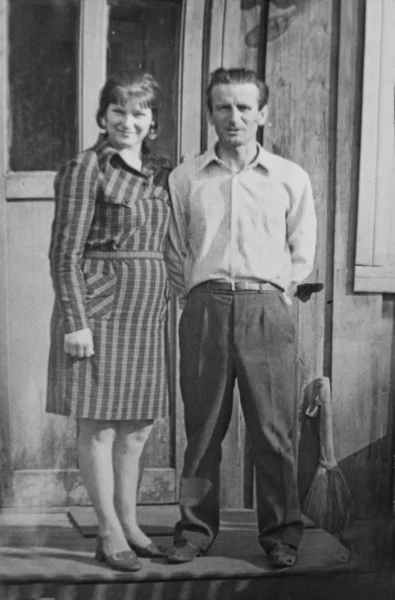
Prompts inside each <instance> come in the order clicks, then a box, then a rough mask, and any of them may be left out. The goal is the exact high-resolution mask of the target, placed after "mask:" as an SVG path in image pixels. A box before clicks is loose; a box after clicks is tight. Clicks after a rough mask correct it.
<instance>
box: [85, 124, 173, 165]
mask: <svg viewBox="0 0 395 600" xmlns="http://www.w3.org/2000/svg"><path fill="white" fill-rule="evenodd" d="M92 149H93V150H94V151H95V152H96V154H97V158H98V161H99V165H100V167H101V169H102V170H103V171H104V170H105V169H106V167H107V165H108V163H109V162H110V161H111V159H112V158H113V156H119V157H120V158H121V155H120V154H119V152H118V150H117V149H116V148H114V146H112V145H111V144H110V142H109V140H108V136H107V134H105V133H101V134H100V135H99V137H98V139H97V141H96V143H95V145H94V146H93V148H92ZM142 152H143V156H142V167H141V174H142V175H144V176H150V175H152V174H153V173H155V171H157V170H158V169H160V168H162V167H164V168H166V169H170V168H171V164H170V161H169V160H168V159H167V158H166V157H164V156H156V155H155V154H153V153H152V152H151V151H150V149H149V148H148V146H146V144H144V143H143V147H142ZM121 159H122V158H121ZM136 172H137V173H138V171H136Z"/></svg>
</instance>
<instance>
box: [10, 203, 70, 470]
mask: <svg viewBox="0 0 395 600" xmlns="http://www.w3.org/2000/svg"><path fill="white" fill-rule="evenodd" d="M53 210H54V208H53V203H52V202H9V203H8V226H9V231H10V232H11V235H10V236H9V239H8V260H9V265H11V266H12V268H10V271H9V278H8V288H7V291H8V300H9V306H10V308H9V314H8V326H9V332H10V340H9V361H10V370H9V372H10V396H9V402H10V405H11V406H12V411H11V416H10V418H11V423H12V431H13V436H12V458H13V467H14V468H15V469H28V468H36V469H37V468H41V469H45V468H57V467H58V468H68V467H70V468H73V467H75V466H76V449H75V445H76V442H75V421H74V420H73V419H66V418H65V417H60V416H54V415H48V414H45V412H44V411H45V394H46V375H47V361H48V351H49V322H50V318H51V312H52V304H53V291H52V283H51V280H50V274H49V260H48V248H49V240H50V233H51V222H52V218H53Z"/></svg>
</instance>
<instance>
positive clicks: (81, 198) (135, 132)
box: [47, 73, 170, 571]
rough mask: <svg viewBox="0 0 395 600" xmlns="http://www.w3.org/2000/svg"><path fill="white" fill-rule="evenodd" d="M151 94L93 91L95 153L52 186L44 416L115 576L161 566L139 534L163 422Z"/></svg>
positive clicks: (154, 97) (161, 221)
mask: <svg viewBox="0 0 395 600" xmlns="http://www.w3.org/2000/svg"><path fill="white" fill-rule="evenodd" d="M158 99H159V87H158V84H157V83H156V81H155V80H154V79H153V77H152V76H150V75H148V74H144V73H134V74H121V75H120V76H117V77H112V78H110V79H109V80H108V81H107V82H106V84H105V86H104V88H103V89H102V92H101V95H100V101H99V109H98V112H97V117H96V120H97V123H98V125H99V127H100V128H102V129H104V133H103V134H101V135H100V136H99V139H98V141H97V142H96V144H95V145H94V146H93V147H92V148H90V149H88V150H86V151H85V152H82V153H81V154H79V155H78V156H77V157H76V158H74V159H73V160H71V161H70V162H68V163H67V164H66V165H65V166H63V167H62V168H61V169H60V171H59V173H58V175H57V177H56V180H55V195H56V208H55V217H54V222H53V226H52V239H51V247H50V261H51V276H52V279H53V285H54V290H55V297H56V300H55V307H54V312H53V316H52V321H51V350H50V358H49V368H48V396H47V411H48V412H52V413H56V414H62V415H69V416H73V417H75V418H77V420H78V430H79V437H78V460H79V467H80V472H81V475H82V479H83V482H84V485H85V487H86V489H87V491H88V494H89V496H90V499H91V501H92V503H93V506H94V508H95V511H96V514H97V518H98V523H99V536H98V542H97V551H96V558H97V559H98V560H101V561H105V562H106V563H107V564H109V565H110V566H112V567H113V568H115V569H118V570H127V571H135V570H137V569H139V568H140V566H141V565H140V562H139V560H138V556H144V557H156V556H163V553H162V552H161V550H159V549H158V548H157V547H156V546H155V545H154V543H153V542H152V541H151V540H150V539H149V538H148V537H147V536H146V535H145V534H144V533H143V531H142V530H141V529H140V528H139V526H138V524H137V520H136V495H137V486H138V479H139V477H138V475H139V459H140V455H141V452H142V450H143V447H144V444H145V442H146V440H147V438H148V435H149V433H150V431H151V429H152V425H153V422H154V419H156V418H159V417H164V416H166V415H167V410H168V405H167V381H166V365H165V351H164V348H165V320H166V313H167V276H166V270H165V265H164V261H163V246H164V240H165V236H166V233H167V226H168V220H169V216H170V206H169V196H168V192H167V179H168V174H169V172H170V164H169V163H168V162H167V161H166V160H165V159H163V158H162V159H160V158H158V157H155V156H154V155H152V154H151V153H150V151H149V149H148V146H147V144H146V139H147V138H151V139H153V138H155V137H156V134H157V129H158V121H157V116H158Z"/></svg>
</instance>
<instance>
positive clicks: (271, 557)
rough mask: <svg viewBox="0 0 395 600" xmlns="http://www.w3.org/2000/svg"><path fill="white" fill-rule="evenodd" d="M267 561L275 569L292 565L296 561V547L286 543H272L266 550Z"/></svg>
mask: <svg viewBox="0 0 395 600" xmlns="http://www.w3.org/2000/svg"><path fill="white" fill-rule="evenodd" d="M266 554H267V562H268V563H269V565H270V566H271V567H274V568H276V569H285V568H287V567H293V566H294V564H295V563H296V556H297V549H296V548H294V547H293V546H289V545H288V544H282V543H280V542H279V543H278V544H274V545H273V546H270V548H269V550H267V552H266Z"/></svg>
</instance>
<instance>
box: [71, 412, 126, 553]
mask: <svg viewBox="0 0 395 600" xmlns="http://www.w3.org/2000/svg"><path fill="white" fill-rule="evenodd" d="M78 426H79V436H78V461H79V468H80V472H81V476H82V480H83V483H84V485H85V487H86V489H87V492H88V494H89V497H90V499H91V501H92V504H93V507H94V509H95V511H96V515H97V519H98V522H99V533H100V535H101V537H102V539H103V548H104V551H105V552H106V553H107V554H113V553H114V552H122V551H124V550H129V546H128V544H127V541H126V539H125V535H124V532H123V528H122V525H121V523H120V522H119V519H118V515H117V513H116V510H115V506H114V470H113V461H112V455H113V444H114V439H115V436H116V427H117V424H116V423H114V421H98V420H93V419H79V422H78Z"/></svg>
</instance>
